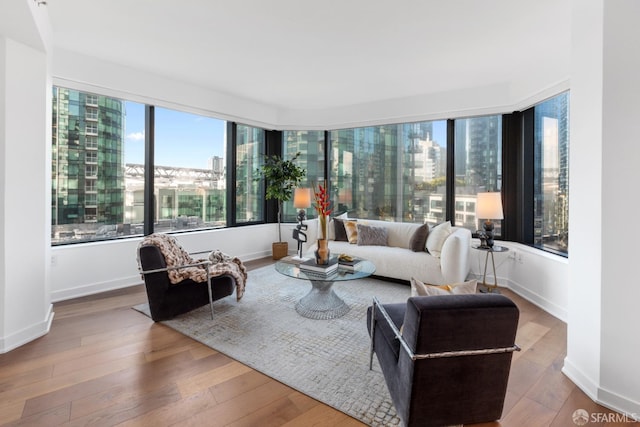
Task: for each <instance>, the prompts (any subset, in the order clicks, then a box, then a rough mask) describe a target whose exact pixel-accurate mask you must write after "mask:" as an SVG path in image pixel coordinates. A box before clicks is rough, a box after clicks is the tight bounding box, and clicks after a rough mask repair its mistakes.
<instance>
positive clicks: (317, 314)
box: [276, 260, 376, 320]
mask: <svg viewBox="0 0 640 427" xmlns="http://www.w3.org/2000/svg"><path fill="white" fill-rule="evenodd" d="M276 271H278V272H279V273H281V274H284V275H285V276H289V277H293V278H296V279H302V280H309V281H310V282H311V290H310V291H309V293H308V294H307V295H305V296H304V297H302V298H301V299H300V301H298V302H297V303H296V306H295V308H296V312H298V314H299V315H300V316H303V317H307V318H309V319H320V320H326V319H336V318H338V317H341V316H344V315H345V314H347V312H348V311H349V306H348V305H347V304H346V303H345V302H344V301H343V300H342V298H340V297H339V296H338V295H336V293H335V292H334V290H333V289H332V288H333V284H334V283H335V282H342V281H346V280H356V279H363V278H365V277H369V276H371V275H372V274H373V273H375V271H376V267H375V265H373V263H372V262H371V261H367V260H362V261H360V262H359V263H358V265H357V266H356V267H355V268H354V269H353V270H346V269H344V268H342V267H338V271H337V272H336V273H334V274H330V275H328V276H327V277H322V276H321V275H317V274H312V273H306V272H304V271H301V270H300V268H299V267H298V265H297V264H292V263H290V262H286V261H278V262H277V263H276Z"/></svg>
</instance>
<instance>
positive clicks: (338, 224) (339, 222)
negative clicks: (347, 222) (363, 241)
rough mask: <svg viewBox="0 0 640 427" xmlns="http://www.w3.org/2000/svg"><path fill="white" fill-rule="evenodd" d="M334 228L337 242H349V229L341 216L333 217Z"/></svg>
mask: <svg viewBox="0 0 640 427" xmlns="http://www.w3.org/2000/svg"><path fill="white" fill-rule="evenodd" d="M333 228H334V233H335V241H336V242H348V241H349V239H348V238H347V230H346V229H345V228H344V220H343V219H340V218H334V219H333Z"/></svg>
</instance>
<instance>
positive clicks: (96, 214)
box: [51, 86, 125, 239]
mask: <svg viewBox="0 0 640 427" xmlns="http://www.w3.org/2000/svg"><path fill="white" fill-rule="evenodd" d="M124 123H125V108H124V103H123V101H121V100H119V99H114V98H109V97H106V96H100V95H94V94H89V93H85V92H80V91H76V90H72V89H65V88H59V87H55V86H54V87H53V120H52V126H53V129H52V134H53V138H52V157H53V159H52V160H53V161H52V195H51V197H52V215H51V217H52V232H53V233H54V236H53V238H54V239H56V238H58V237H61V236H60V235H61V234H62V235H66V234H69V233H74V234H75V236H76V237H80V238H82V234H83V233H86V234H87V235H95V234H96V231H97V229H98V228H99V226H102V225H114V226H115V224H120V223H123V222H124V221H123V220H124Z"/></svg>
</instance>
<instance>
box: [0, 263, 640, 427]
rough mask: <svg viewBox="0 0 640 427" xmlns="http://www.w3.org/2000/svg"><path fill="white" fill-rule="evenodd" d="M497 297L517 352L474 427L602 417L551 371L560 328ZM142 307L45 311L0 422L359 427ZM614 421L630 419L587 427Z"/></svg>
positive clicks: (116, 300) (13, 357)
mask: <svg viewBox="0 0 640 427" xmlns="http://www.w3.org/2000/svg"><path fill="white" fill-rule="evenodd" d="M271 262H272V261H271V260H268V259H265V260H259V261H253V262H249V263H247V266H248V267H249V268H250V269H251V268H257V267H260V266H263V265H267V264H270V263H271ZM503 293H504V294H506V295H508V296H509V297H511V298H513V300H514V301H515V302H516V303H517V305H518V307H519V308H520V310H521V312H520V324H519V329H518V338H517V342H518V344H519V345H520V346H521V347H522V351H521V352H519V353H515V356H514V360H513V365H512V370H511V376H510V380H509V388H508V392H507V398H506V402H505V409H504V413H503V418H502V419H501V420H500V422H495V423H488V424H478V426H514V427H522V426H554V427H565V426H572V425H575V424H574V423H573V421H572V414H573V412H574V411H575V410H577V409H585V410H586V411H588V412H589V413H611V411H609V410H607V409H606V408H603V407H602V406H599V405H597V404H595V403H593V402H592V401H591V400H590V399H589V398H588V397H587V396H586V395H585V394H584V393H582V392H581V391H580V390H579V389H578V388H577V387H576V386H575V385H574V384H573V383H572V382H571V381H569V380H568V379H567V378H566V377H565V376H564V375H563V374H562V373H561V372H560V369H561V367H562V361H563V358H564V356H565V351H566V326H565V324H564V323H562V322H561V321H559V320H558V319H555V318H554V317H552V316H550V315H548V314H547V313H545V312H544V311H542V310H540V309H539V308H537V307H536V306H534V305H532V304H530V303H528V302H527V301H525V300H523V299H522V298H520V297H518V296H517V295H515V294H513V293H511V292H510V291H508V290H504V291H503ZM145 301H146V294H145V292H144V288H143V287H142V286H134V287H131V288H128V289H124V290H119V291H113V292H108V293H104V294H100V295H95V296H90V297H84V298H78V299H75V300H70V301H65V302H61V303H57V304H55V307H54V310H55V313H56V314H55V319H54V322H53V325H52V328H51V331H50V333H49V334H47V335H46V336H44V337H42V338H40V339H38V340H36V341H34V342H31V343H29V344H26V345H24V346H22V347H20V348H18V349H16V350H13V351H11V352H9V353H7V354H3V355H0V425H25V426H56V425H65V426H66V425H70V426H86V425H90V426H113V425H122V426H140V425H153V426H167V425H172V426H173V425H176V426H235V427H240V426H341V427H346V426H358V425H362V424H361V423H360V422H358V421H357V420H355V419H353V418H350V417H349V416H347V415H345V414H343V413H341V412H338V411H336V410H334V409H332V408H330V407H328V406H326V405H324V404H322V403H320V402H318V401H315V400H313V399H311V398H309V397H307V396H305V395H304V394H301V393H299V392H297V391H295V390H293V389H291V388H289V387H287V386H284V385H283V384H280V383H279V382H277V381H275V380H273V379H271V378H269V377H267V376H265V375H262V374H261V373H259V372H257V371H254V370H252V369H250V368H248V367H246V366H243V365H242V364H240V363H238V362H236V361H234V360H233V359H230V358H228V357H227V356H225V355H223V354H221V353H218V352H216V351H215V350H212V349H210V348H209V347H206V346H204V345H202V344H200V343H198V342H196V341H194V340H192V339H190V338H187V337H185V336H183V335H181V334H179V333H177V332H175V331H173V330H172V329H170V328H168V327H165V326H163V325H161V324H156V323H154V322H153V321H151V320H150V319H149V318H147V317H146V316H144V315H142V314H140V313H138V312H136V311H134V310H132V309H131V306H133V305H136V304H139V303H142V302H145ZM614 425H624V426H631V425H636V426H638V425H640V423H624V424H622V423H618V424H616V423H603V422H600V423H589V424H588V426H614Z"/></svg>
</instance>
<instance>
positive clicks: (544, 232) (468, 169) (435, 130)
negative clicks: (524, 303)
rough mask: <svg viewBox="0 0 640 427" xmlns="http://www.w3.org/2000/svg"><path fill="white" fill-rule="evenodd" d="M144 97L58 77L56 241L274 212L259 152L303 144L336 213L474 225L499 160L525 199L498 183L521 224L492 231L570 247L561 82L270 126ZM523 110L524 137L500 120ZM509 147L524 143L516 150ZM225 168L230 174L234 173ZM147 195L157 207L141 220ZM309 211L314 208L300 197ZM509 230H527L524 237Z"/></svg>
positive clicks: (252, 218)
mask: <svg viewBox="0 0 640 427" xmlns="http://www.w3.org/2000/svg"><path fill="white" fill-rule="evenodd" d="M147 107H148V108H145V105H143V104H139V103H136V102H131V101H129V100H121V99H118V98H113V97H108V96H104V95H98V94H92V93H87V92H82V91H78V90H73V89H67V88H60V87H54V88H53V123H52V125H53V126H52V130H53V132H52V133H53V138H52V160H53V161H52V206H51V209H52V243H53V244H64V243H71V242H85V241H91V240H100V239H111V238H120V237H125V236H132V235H140V234H142V233H143V232H148V231H147V230H149V229H150V230H152V231H159V232H170V231H181V230H193V229H202V228H211V227H221V226H226V225H247V224H254V223H260V222H265V221H267V222H269V221H275V216H274V217H273V218H272V213H271V212H270V211H269V210H266V211H265V207H267V206H268V205H266V204H265V199H264V182H263V180H262V179H261V176H260V172H259V167H260V166H261V164H262V162H263V159H264V155H265V154H266V153H271V154H279V155H281V156H282V157H284V158H291V157H293V156H295V154H296V153H298V152H300V153H301V155H300V156H299V157H298V159H297V160H296V161H297V162H298V164H299V165H300V166H301V167H303V168H304V169H306V171H307V174H306V179H305V182H303V184H302V185H304V186H310V185H312V184H313V183H318V182H320V181H322V180H324V179H327V180H328V181H329V183H330V185H329V188H330V191H331V200H332V203H333V208H334V213H335V214H340V213H343V212H348V213H349V214H350V216H353V217H358V218H372V219H383V220H388V221H406V222H418V223H428V224H431V225H435V224H438V223H441V222H443V221H446V220H451V221H452V222H453V224H454V225H457V226H463V227H467V228H469V229H470V230H472V231H475V230H477V229H480V228H481V223H480V220H482V219H483V218H476V197H477V194H478V193H479V192H499V193H502V192H504V191H508V192H511V193H513V192H514V190H513V188H516V189H517V188H519V187H518V186H517V185H516V186H510V187H509V186H506V184H505V188H506V187H509V188H511V189H510V190H507V189H504V190H503V185H502V180H503V162H505V164H506V165H509V168H508V169H509V175H508V176H509V180H510V181H509V182H515V181H516V180H520V179H522V183H523V185H522V188H523V194H524V196H523V197H520V199H522V202H521V205H520V202H518V200H519V195H515V194H511V193H509V194H503V198H504V199H506V200H507V201H508V203H509V205H508V206H509V208H510V209H511V211H510V215H511V218H509V217H505V221H510V220H512V221H513V218H514V212H515V217H516V218H518V221H519V218H524V220H523V221H521V224H516V227H515V230H516V231H514V230H513V229H511V231H509V230H506V234H509V233H510V234H511V235H503V233H502V231H503V230H502V228H501V225H502V223H501V222H500V221H497V222H496V235H497V236H498V237H502V238H506V239H513V240H515V241H522V242H523V243H527V244H532V245H533V246H536V247H539V248H542V249H545V250H551V251H553V252H555V253H559V254H565V255H566V254H567V253H568V194H569V189H568V173H569V171H568V156H569V94H568V93H563V94H560V95H558V96H556V97H553V98H551V99H549V100H547V101H544V102H541V103H539V104H537V105H535V106H533V107H531V108H530V109H528V110H526V111H523V112H520V113H514V114H507V115H505V116H500V115H492V116H478V117H468V118H459V119H453V120H448V121H447V120H438V121H427V122H417V123H402V124H388V125H380V126H369V127H362V128H353V129H341V130H332V131H305V130H300V131H283V132H279V131H267V130H265V129H261V128H257V127H252V126H247V125H241V124H234V123H227V122H225V121H223V120H219V119H215V118H211V117H208V116H205V115H199V114H194V113H187V112H184V111H177V110H171V109H167V108H161V107H157V106H155V107H154V106H147ZM145 114H146V115H148V116H150V117H152V118H153V120H148V119H149V117H145ZM503 117H505V119H504V120H506V121H505V123H507V124H505V127H506V129H507V130H505V131H504V132H503ZM520 119H521V120H522V129H521V130H522V132H521V133H522V135H521V136H519V135H518V132H509V129H511V128H510V127H509V126H513V123H516V122H518V120H520ZM145 120H147V123H151V124H152V125H151V124H149V125H148V126H153V127H152V128H151V129H153V132H149V133H150V134H151V135H146V134H145ZM518 123H519V122H518ZM229 130H231V131H229ZM227 132H229V135H227ZM503 138H505V141H503ZM519 141H520V142H519ZM520 143H522V145H521V144H520ZM504 144H508V145H506V147H509V149H508V150H507V151H505V150H503V145H504ZM513 147H525V148H524V151H523V152H522V153H523V154H522V155H520V156H518V155H517V152H515V151H513ZM527 147H529V148H527ZM516 151H517V150H516ZM149 153H153V156H152V160H149V157H147V155H149ZM513 153H516V155H515V157H514V156H513ZM505 156H506V157H505ZM227 157H228V158H227ZM145 160H146V162H149V164H145ZM149 168H153V172H151V171H149V170H147V169H149ZM514 168H515V170H516V174H515V175H514V173H513V171H514ZM150 174H152V176H153V178H151V177H150ZM325 175H326V176H325ZM227 176H232V177H233V179H232V181H233V183H234V184H233V185H232V186H227V180H228V178H227ZM514 176H516V177H518V176H519V177H523V176H524V178H515V179H513V177H514ZM528 177H529V178H528ZM147 181H148V182H147ZM152 181H153V188H150V183H151V182H152ZM148 187H149V188H148ZM514 201H515V202H514ZM149 206H152V207H153V209H152V211H153V214H154V215H153V217H152V219H151V220H150V221H149V224H145V218H147V216H145V215H148V214H150V212H151V209H150V208H149ZM295 212H296V210H295V209H294V208H293V205H292V203H285V204H284V217H283V220H284V221H291V222H292V221H295ZM308 214H309V216H310V217H313V216H314V215H315V212H314V211H313V209H309V210H308ZM527 215H529V217H530V218H529V217H527ZM228 221H231V222H232V224H228V223H227V222H228ZM149 225H150V227H147V228H146V229H145V226H149ZM505 225H506V223H505ZM520 225H523V226H522V227H521V226H520ZM518 230H529V231H528V232H527V231H525V232H524V233H522V234H523V235H522V236H520V237H519V234H518V233H520V231H518ZM512 235H514V236H512Z"/></svg>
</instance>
